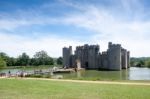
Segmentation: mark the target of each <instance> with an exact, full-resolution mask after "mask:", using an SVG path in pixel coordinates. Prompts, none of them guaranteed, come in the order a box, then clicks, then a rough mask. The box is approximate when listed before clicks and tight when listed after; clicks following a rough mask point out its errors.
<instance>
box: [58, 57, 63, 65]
mask: <svg viewBox="0 0 150 99" xmlns="http://www.w3.org/2000/svg"><path fill="white" fill-rule="evenodd" d="M62 63H63V59H62V57H59V58H58V59H57V64H58V65H62Z"/></svg>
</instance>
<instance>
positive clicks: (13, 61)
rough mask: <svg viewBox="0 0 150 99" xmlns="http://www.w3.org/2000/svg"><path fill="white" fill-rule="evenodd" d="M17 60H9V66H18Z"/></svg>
mask: <svg viewBox="0 0 150 99" xmlns="http://www.w3.org/2000/svg"><path fill="white" fill-rule="evenodd" d="M16 62H17V59H16V58H13V57H9V58H8V60H7V66H16V65H17V64H16Z"/></svg>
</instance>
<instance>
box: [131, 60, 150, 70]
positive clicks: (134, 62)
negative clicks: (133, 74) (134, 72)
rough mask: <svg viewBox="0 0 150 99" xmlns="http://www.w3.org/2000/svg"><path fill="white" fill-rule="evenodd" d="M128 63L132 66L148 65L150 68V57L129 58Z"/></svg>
mask: <svg viewBox="0 0 150 99" xmlns="http://www.w3.org/2000/svg"><path fill="white" fill-rule="evenodd" d="M130 65H131V66H134V67H149V68H150V57H140V58H134V57H133V58H131V59H130Z"/></svg>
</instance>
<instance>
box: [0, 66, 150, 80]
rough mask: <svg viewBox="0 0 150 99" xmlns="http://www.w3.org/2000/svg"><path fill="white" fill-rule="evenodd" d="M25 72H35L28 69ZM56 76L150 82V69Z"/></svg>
mask: <svg viewBox="0 0 150 99" xmlns="http://www.w3.org/2000/svg"><path fill="white" fill-rule="evenodd" d="M19 70H21V69H3V70H0V73H2V72H5V73H8V71H11V73H16V72H17V71H19ZM25 71H33V69H27V70H25ZM54 75H62V76H63V78H64V79H87V80H150V68H137V67H131V68H129V69H127V70H122V71H97V70H85V71H84V70H83V71H78V72H74V73H59V74H54Z"/></svg>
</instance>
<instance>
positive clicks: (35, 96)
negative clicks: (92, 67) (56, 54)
mask: <svg viewBox="0 0 150 99" xmlns="http://www.w3.org/2000/svg"><path fill="white" fill-rule="evenodd" d="M149 97H150V87H149V86H138V85H110V84H109V85H108V84H91V83H77V82H76V83H75V82H59V81H46V80H24V79H0V99H149Z"/></svg>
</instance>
